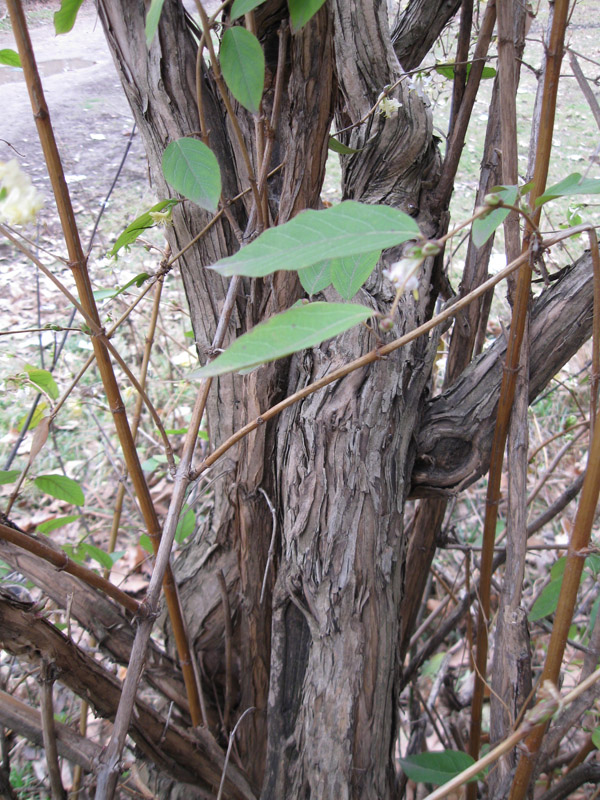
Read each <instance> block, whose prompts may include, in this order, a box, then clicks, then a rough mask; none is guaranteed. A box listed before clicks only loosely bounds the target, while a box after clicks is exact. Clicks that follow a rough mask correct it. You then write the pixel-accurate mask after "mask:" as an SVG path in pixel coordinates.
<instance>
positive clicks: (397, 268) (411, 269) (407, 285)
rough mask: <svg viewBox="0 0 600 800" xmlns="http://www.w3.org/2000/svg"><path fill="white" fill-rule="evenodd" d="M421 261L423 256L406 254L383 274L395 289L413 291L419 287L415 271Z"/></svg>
mask: <svg viewBox="0 0 600 800" xmlns="http://www.w3.org/2000/svg"><path fill="white" fill-rule="evenodd" d="M422 263H423V256H422V255H418V256H407V257H406V258H401V259H400V261H396V262H394V263H393V264H392V265H391V267H390V268H389V269H386V270H384V271H383V274H384V275H385V276H386V277H387V278H389V279H390V281H391V282H392V283H393V284H394V286H395V287H396V290H401V291H403V292H414V291H415V290H417V289H418V288H419V279H418V277H417V271H418V269H419V267H420V266H421V264H422Z"/></svg>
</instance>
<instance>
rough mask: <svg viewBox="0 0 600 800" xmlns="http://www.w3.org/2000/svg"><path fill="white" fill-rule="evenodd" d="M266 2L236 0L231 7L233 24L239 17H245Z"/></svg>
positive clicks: (260, 0)
mask: <svg viewBox="0 0 600 800" xmlns="http://www.w3.org/2000/svg"><path fill="white" fill-rule="evenodd" d="M264 2H265V0H235V2H234V4H233V5H232V6H231V17H230V19H231V21H232V22H233V21H234V20H235V19H237V18H238V17H243V16H244V14H247V13H248V12H249V11H252V10H253V9H255V8H256V7H257V6H261V5H262V4H263V3H264Z"/></svg>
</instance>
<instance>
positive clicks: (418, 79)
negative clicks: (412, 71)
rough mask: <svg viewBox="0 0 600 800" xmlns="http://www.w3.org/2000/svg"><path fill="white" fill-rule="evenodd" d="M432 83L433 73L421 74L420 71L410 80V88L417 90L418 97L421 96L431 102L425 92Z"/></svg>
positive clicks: (413, 90) (412, 90)
mask: <svg viewBox="0 0 600 800" xmlns="http://www.w3.org/2000/svg"><path fill="white" fill-rule="evenodd" d="M430 83H431V75H421V73H420V72H419V73H417V75H416V76H415V77H414V78H413V79H412V80H411V81H409V84H408V88H409V90H410V91H411V92H415V94H416V95H417V97H420V98H421V100H425V101H426V102H429V98H428V97H427V95H426V94H425V90H426V88H427V87H428V86H429V84H430Z"/></svg>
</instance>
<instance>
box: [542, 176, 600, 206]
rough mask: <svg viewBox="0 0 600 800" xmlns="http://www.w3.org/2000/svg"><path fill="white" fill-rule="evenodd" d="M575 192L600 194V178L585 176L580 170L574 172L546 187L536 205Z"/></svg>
mask: <svg viewBox="0 0 600 800" xmlns="http://www.w3.org/2000/svg"><path fill="white" fill-rule="evenodd" d="M573 194H600V178H583V177H582V176H581V175H580V174H579V173H578V172H574V173H573V174H572V175H567V177H566V178H564V179H563V180H562V181H559V182H558V183H555V184H554V186H550V187H549V188H548V189H546V191H545V192H544V194H541V195H540V196H539V197H538V198H537V200H536V201H535V205H536V207H537V206H541V205H542V204H543V203H547V202H548V200H554V199H555V198H556V197H567V196H569V195H573Z"/></svg>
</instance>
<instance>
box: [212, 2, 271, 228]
mask: <svg viewBox="0 0 600 800" xmlns="http://www.w3.org/2000/svg"><path fill="white" fill-rule="evenodd" d="M196 8H197V9H198V14H199V15H200V20H201V22H202V29H203V33H204V40H205V42H206V47H207V48H208V52H209V53H210V63H211V66H212V70H213V75H214V79H215V83H216V84H217V88H218V90H219V94H220V95H221V99H222V100H223V105H224V106H225V110H226V111H227V114H228V116H229V121H230V122H231V126H232V128H233V131H234V133H235V137H236V139H237V142H238V145H239V148H240V153H241V154H242V158H243V160H244V164H245V166H246V171H247V173H248V183H249V184H250V188H251V190H252V195H253V197H254V202H255V204H256V213H257V218H258V229H259V230H262V229H263V228H264V219H263V213H262V203H261V202H260V195H259V193H258V186H257V184H256V177H255V176H254V170H253V168H252V163H251V161H250V155H249V153H248V148H247V147H246V142H245V140H244V135H243V133H242V129H241V128H240V123H239V121H238V118H237V116H236V114H235V113H234V110H233V108H232V105H231V101H230V99H229V93H228V91H227V87H226V86H225V82H224V81H223V76H222V75H221V67H220V65H219V59H218V58H217V55H216V53H215V48H214V47H213V43H212V38H211V35H210V20H209V19H208V17H207V16H206V11H205V10H204V7H203V5H202V3H201V2H200V0H196Z"/></svg>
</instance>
